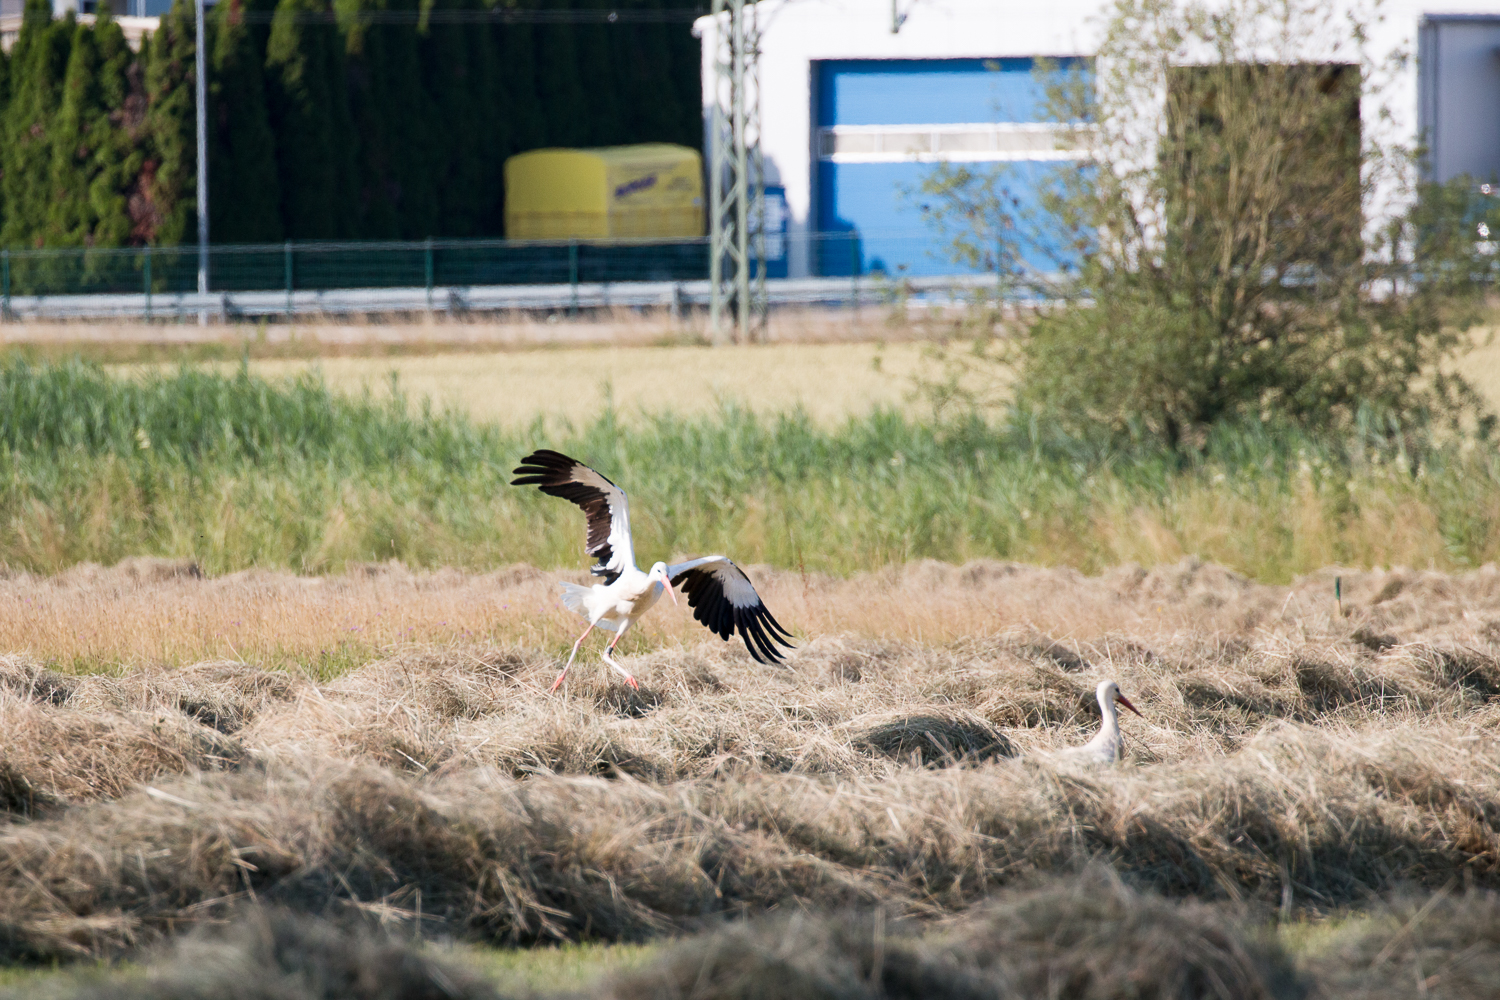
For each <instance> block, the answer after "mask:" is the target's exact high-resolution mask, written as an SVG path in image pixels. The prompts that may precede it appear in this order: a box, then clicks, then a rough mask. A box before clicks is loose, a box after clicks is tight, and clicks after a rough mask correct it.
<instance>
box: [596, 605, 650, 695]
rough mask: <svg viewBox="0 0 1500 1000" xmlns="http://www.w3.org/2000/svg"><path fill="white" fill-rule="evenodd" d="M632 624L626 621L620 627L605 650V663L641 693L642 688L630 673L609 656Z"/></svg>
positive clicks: (628, 620)
mask: <svg viewBox="0 0 1500 1000" xmlns="http://www.w3.org/2000/svg"><path fill="white" fill-rule="evenodd" d="M631 624H632V622H631V621H630V619H628V618H627V619H625V623H624V624H623V625H621V626H620V630H619V631H618V632H616V633H615V637H614V638H613V639H611V640H610V641H609V645H608V646H606V647H605V648H604V662H605V663H608V664H609V665H610V666H611V667H613V668H614V669H615V670H616V671H618V672H619V674H620V676H621V677H624V678H625V683H626V684H629V685H630V686H631V687H633V688H635V689H636V690H637V691H639V690H640V689H641V686H640V685H639V684H637V683H636V682H635V678H634V677H632V676H630V671H628V670H626V669H625V668H624V667H622V666H620V665H619V664H618V663H616V662H615V658H614V657H613V656H611V655H609V654H611V653H613V652H614V651H615V643H617V642H619V641H620V638H621V637H622V636H624V634H625V630H626V629H628V628H629V627H630V626H631Z"/></svg>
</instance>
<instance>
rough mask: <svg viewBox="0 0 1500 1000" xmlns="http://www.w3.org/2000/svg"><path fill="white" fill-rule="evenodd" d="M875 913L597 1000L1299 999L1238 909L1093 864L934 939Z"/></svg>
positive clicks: (815, 921) (1289, 976)
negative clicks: (1184, 896)
mask: <svg viewBox="0 0 1500 1000" xmlns="http://www.w3.org/2000/svg"><path fill="white" fill-rule="evenodd" d="M914 931H915V928H911V927H905V928H903V927H901V926H900V925H893V924H891V923H888V922H887V920H886V919H885V917H884V914H883V913H882V912H881V911H873V912H871V911H857V912H851V913H844V914H839V915H834V916H829V917H814V916H808V915H803V914H794V915H791V916H784V917H779V918H774V919H766V920H761V921H756V922H752V923H750V924H748V925H742V926H736V927H731V928H728V929H726V930H723V931H720V932H718V933H717V934H713V935H706V936H704V937H701V938H697V939H693V940H690V941H687V942H684V943H682V944H680V945H677V946H675V947H674V948H672V949H671V950H670V951H669V952H668V953H667V954H666V955H664V956H663V957H662V959H661V960H659V961H658V962H656V963H655V964H654V965H652V966H650V967H647V968H645V969H642V970H640V971H637V972H633V973H629V974H626V975H622V976H619V977H617V978H616V979H615V980H614V981H613V982H612V983H609V984H608V985H607V986H606V988H605V990H604V995H605V996H607V997H610V998H611V1000H648V998H657V997H695V998H700V1000H741V998H750V997H785V998H788V1000H803V998H807V1000H812V998H824V997H827V998H840V1000H843V998H848V1000H879V998H890V1000H898V998H899V1000H904V998H910V1000H923V998H942V1000H967V998H981V997H982V998H995V1000H1000V998H1004V997H1068V998H1070V1000H1071V998H1076V1000H1179V998H1184V997H1205V998H1214V1000H1273V998H1294V997H1301V996H1302V995H1303V993H1304V992H1305V990H1304V986H1303V984H1302V983H1301V982H1300V981H1299V977H1298V975H1297V973H1296V971H1295V970H1294V968H1293V966H1292V962H1291V961H1290V959H1289V958H1288V957H1287V956H1286V954H1285V953H1284V952H1283V951H1282V950H1281V949H1280V948H1279V947H1278V946H1277V945H1276V944H1275V942H1274V939H1272V938H1270V937H1269V936H1268V935H1265V934H1261V933H1256V930H1255V928H1253V926H1252V925H1251V923H1250V921H1249V920H1247V918H1246V917H1245V915H1244V914H1238V915H1236V914H1234V913H1231V912H1230V911H1229V910H1227V909H1225V908H1223V907H1212V906H1207V905H1204V904H1201V903H1195V902H1191V901H1190V902H1184V903H1178V902H1173V901H1170V900H1167V899H1163V898H1162V897H1160V896H1155V895H1153V894H1150V893H1142V892H1138V891H1135V890H1132V889H1130V888H1128V887H1127V886H1125V885H1123V884H1122V883H1121V882H1120V881H1119V880H1118V879H1117V878H1115V877H1114V876H1113V874H1112V873H1110V872H1108V871H1107V870H1104V869H1099V868H1094V869H1090V870H1089V871H1087V872H1085V873H1083V874H1082V875H1081V877H1078V878H1074V879H1053V880H1050V881H1048V882H1046V883H1044V884H1043V885H1040V886H1038V887H1035V888H1029V889H1024V890H1020V891H1013V892H1007V893H1000V894H998V895H997V896H996V897H995V898H994V899H993V900H992V901H991V902H989V903H988V904H986V905H985V906H982V907H979V908H977V909H976V910H974V911H973V912H971V913H969V914H966V915H964V916H963V917H961V918H958V919H956V920H955V921H954V922H953V925H952V926H951V927H949V928H948V930H947V932H946V933H942V934H928V935H926V936H918V934H917V933H915V932H914Z"/></svg>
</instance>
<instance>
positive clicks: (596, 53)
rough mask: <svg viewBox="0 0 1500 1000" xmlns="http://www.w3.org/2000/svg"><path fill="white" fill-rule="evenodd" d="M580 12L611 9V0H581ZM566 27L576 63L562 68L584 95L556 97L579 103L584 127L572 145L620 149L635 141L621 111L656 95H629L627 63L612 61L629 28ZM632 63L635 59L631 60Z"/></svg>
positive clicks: (568, 91) (563, 91) (569, 92)
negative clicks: (618, 44)
mask: <svg viewBox="0 0 1500 1000" xmlns="http://www.w3.org/2000/svg"><path fill="white" fill-rule="evenodd" d="M577 6H578V7H579V8H580V9H581V10H593V11H603V10H609V9H610V8H611V4H610V0H581V2H580V3H579V4H578V5H577ZM567 28H568V29H569V30H570V31H571V33H572V35H573V46H574V53H575V55H574V58H573V62H572V63H570V64H566V65H564V66H562V67H560V69H561V70H562V72H564V73H567V74H569V75H571V76H572V77H573V79H574V80H575V81H576V82H577V87H578V89H579V90H580V91H581V93H574V91H573V88H571V87H569V88H565V89H559V90H557V91H554V94H555V96H556V97H557V98H559V99H561V100H565V101H569V102H577V103H576V105H575V106H576V108H577V110H576V111H573V114H575V115H577V117H578V120H579V121H580V122H581V123H583V124H584V126H585V128H583V129H582V130H581V131H582V137H581V138H580V139H575V140H573V144H576V145H583V146H618V145H620V144H622V143H625V142H629V141H631V139H632V136H631V134H630V130H629V129H628V128H627V127H626V123H625V120H624V117H623V116H622V114H621V111H622V109H624V108H627V107H629V106H630V105H631V104H632V103H635V102H637V101H639V100H640V99H642V98H644V99H646V100H650V99H652V97H653V96H659V95H644V94H635V93H628V92H625V91H629V90H633V88H630V87H629V82H630V81H629V79H628V77H627V76H626V75H625V74H624V73H622V72H621V70H622V69H624V68H625V66H624V64H622V65H618V66H617V65H616V64H615V59H614V58H613V56H614V52H613V51H612V50H613V49H614V48H615V44H614V42H615V40H616V39H619V38H621V37H622V32H624V33H629V32H630V28H629V26H627V25H622V24H571V25H567ZM632 61H633V60H632Z"/></svg>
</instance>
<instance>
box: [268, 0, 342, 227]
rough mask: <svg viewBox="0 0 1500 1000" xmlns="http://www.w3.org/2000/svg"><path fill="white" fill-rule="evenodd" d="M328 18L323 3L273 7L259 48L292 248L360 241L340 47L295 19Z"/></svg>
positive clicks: (333, 31) (291, 1) (329, 29)
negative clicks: (309, 243)
mask: <svg viewBox="0 0 1500 1000" xmlns="http://www.w3.org/2000/svg"><path fill="white" fill-rule="evenodd" d="M328 13H330V7H329V4H328V3H327V0H280V2H279V3H278V4H277V6H276V14H275V17H274V18H273V20H272V23H271V34H270V38H269V39H268V41H267V43H266V97H267V105H268V107H269V110H270V116H271V128H272V130H273V131H274V132H275V134H276V168H277V178H278V181H279V184H280V187H281V219H282V225H283V226H284V228H285V231H286V235H287V236H288V237H289V238H291V239H297V240H307V239H340V238H351V237H355V236H359V235H364V234H363V233H361V232H359V230H358V229H357V225H358V207H359V206H358V194H359V171H358V167H357V164H358V159H357V154H356V149H355V141H356V134H355V131H354V126H353V121H352V119H351V117H350V113H349V92H348V86H347V81H346V79H345V62H344V41H343V39H342V38H341V37H340V32H339V30H338V28H337V27H335V26H334V25H332V24H327V25H325V24H321V23H314V22H312V21H310V20H309V19H307V17H305V16H299V15H308V14H312V15H318V14H322V15H327V14H328Z"/></svg>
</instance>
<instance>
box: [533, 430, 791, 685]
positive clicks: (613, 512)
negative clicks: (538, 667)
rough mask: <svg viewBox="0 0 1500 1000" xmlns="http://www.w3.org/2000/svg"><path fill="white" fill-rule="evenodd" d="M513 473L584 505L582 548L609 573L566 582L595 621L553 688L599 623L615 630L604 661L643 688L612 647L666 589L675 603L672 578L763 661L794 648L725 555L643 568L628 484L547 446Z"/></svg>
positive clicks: (709, 622)
mask: <svg viewBox="0 0 1500 1000" xmlns="http://www.w3.org/2000/svg"><path fill="white" fill-rule="evenodd" d="M515 475H516V478H515V479H513V480H511V485H512V486H535V487H537V488H538V489H540V490H541V491H542V492H543V493H546V494H547V495H548V496H554V497H562V498H563V499H564V500H568V501H571V502H572V503H575V504H577V505H578V506H579V507H580V508H581V509H582V510H583V515H584V518H585V520H586V521H587V522H588V536H587V541H586V542H585V543H584V549H583V550H584V552H586V553H588V554H589V555H591V556H593V557H594V559H595V563H594V566H593V568H592V569H591V570H590V572H591V573H593V574H594V575H595V576H599V577H603V578H604V582H603V583H596V584H594V585H593V586H592V587H580V586H578V585H577V584H573V583H564V584H562V588H563V598H562V600H563V604H565V605H566V606H567V607H568V608H569V609H570V610H572V611H574V612H576V613H577V614H579V615H581V616H582V617H584V618H587V619H588V623H589V627H588V628H586V629H584V630H583V635H580V636H579V637H578V641H577V642H575V643H573V652H572V653H571V654H569V656H568V662H567V665H566V666H564V667H563V669H562V673H560V674H558V675H557V680H555V681H553V683H552V688H551V690H553V691H556V690H557V686H558V685H559V684H561V683H562V682H563V678H564V677H566V676H568V669H569V668H570V667H572V666H573V658H574V657H576V656H577V655H578V647H579V646H580V645H581V644H582V643H583V640H584V639H586V638H588V634H589V633H590V632H592V631H593V630H594V626H596V625H597V626H598V627H600V628H605V629H609V630H611V631H613V632H614V633H615V637H614V638H613V639H611V640H610V643H609V646H608V647H606V648H605V650H604V662H605V663H607V664H609V665H610V667H612V668H613V669H614V670H615V671H616V672H618V673H619V674H620V675H621V676H623V677H624V678H625V683H626V684H629V685H630V686H631V687H633V688H636V689H639V685H638V684H636V682H635V678H634V677H632V676H630V671H628V670H626V669H625V668H624V667H622V666H620V664H619V663H617V662H616V661H615V658H614V657H613V656H611V655H610V654H611V653H613V652H614V649H615V644H616V643H617V642H619V641H620V639H621V637H623V636H624V635H625V631H626V630H627V629H629V628H630V626H631V625H634V624H635V621H636V619H637V618H639V617H641V615H644V614H645V613H646V612H647V611H648V610H650V608H651V606H652V605H653V604H655V603H656V602H657V600H658V599H660V597H661V593H662V591H663V590H665V591H666V592H667V593H668V594H670V595H671V597H672V603H674V604H675V603H677V594H676V592H675V591H674V590H673V589H672V588H673V586H679V587H681V588H682V592H683V593H684V594H686V595H687V599H688V606H689V607H690V608H692V609H693V617H694V618H696V619H698V621H700V622H702V623H703V624H704V625H705V626H707V628H708V630H709V631H710V632H713V633H714V634H716V635H718V636H719V637H720V638H721V639H724V640H725V641H726V642H727V641H728V640H729V637H730V636H731V635H733V634H734V632H735V630H736V629H738V630H739V633H740V638H741V639H743V640H744V641H745V648H746V649H748V650H750V655H751V656H752V657H754V658H755V659H756V661H757V662H759V663H780V662H781V658H782V655H783V654H782V652H781V650H780V649H778V648H777V646H778V645H781V646H786V647H787V648H788V649H790V648H792V644H791V643H790V642H788V641H787V640H788V639H790V638H791V637H792V634H791V633H790V632H788V631H787V630H786V629H784V628H782V627H781V624H780V623H779V622H777V621H776V619H775V618H773V617H771V612H769V611H767V610H766V606H765V605H764V604H763V603H761V599H760V595H759V594H757V593H756V592H755V586H754V585H753V584H752V583H751V582H750V578H749V577H748V576H746V575H745V571H744V570H742V569H740V568H739V567H738V566H736V565H735V564H734V563H732V562H730V561H729V558H728V557H727V556H700V557H699V558H697V559H689V560H688V561H687V562H681V563H676V564H675V565H672V566H668V565H667V564H666V563H663V562H658V563H654V564H653V565H652V566H651V569H650V570H649V571H648V572H645V573H642V572H641V571H640V570H639V569H637V568H636V565H635V549H634V548H633V547H632V545H631V543H630V505H629V503H628V502H627V501H626V499H625V491H624V490H622V489H620V488H619V487H618V486H616V485H615V484H614V483H612V482H610V481H609V480H608V479H606V478H605V477H604V476H602V475H600V474H599V473H597V472H595V471H594V470H593V469H591V468H589V467H588V466H587V465H584V464H583V463H582V462H579V461H577V460H576V459H572V458H569V457H568V456H567V455H563V454H560V453H558V452H555V451H548V450H546V449H542V450H540V451H534V452H532V453H531V454H530V455H527V456H526V457H525V458H523V459H522V460H521V465H520V466H519V467H517V468H516V470H515Z"/></svg>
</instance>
